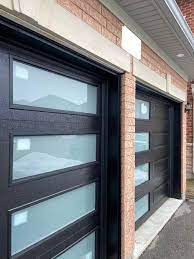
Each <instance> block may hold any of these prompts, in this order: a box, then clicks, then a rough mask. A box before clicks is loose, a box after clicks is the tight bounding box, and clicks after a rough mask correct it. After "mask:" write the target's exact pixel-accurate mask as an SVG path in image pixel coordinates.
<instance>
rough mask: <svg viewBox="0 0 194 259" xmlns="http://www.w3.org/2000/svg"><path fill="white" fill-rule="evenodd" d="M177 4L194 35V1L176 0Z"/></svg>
mask: <svg viewBox="0 0 194 259" xmlns="http://www.w3.org/2000/svg"><path fill="white" fill-rule="evenodd" d="M176 2H177V4H178V6H179V8H180V9H181V11H182V13H183V16H184V17H185V19H186V21H187V23H188V25H189V27H190V28H191V30H192V32H193V33H194V0H176Z"/></svg>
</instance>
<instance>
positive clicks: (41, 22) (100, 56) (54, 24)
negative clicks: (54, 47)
mask: <svg viewBox="0 0 194 259" xmlns="http://www.w3.org/2000/svg"><path fill="white" fill-rule="evenodd" d="M2 1H3V2H2ZM7 2H8V3H9V2H10V1H7ZM1 3H4V0H0V4H1ZM8 3H7V6H6V7H7V8H5V6H2V5H0V15H1V16H3V17H6V18H8V19H9V20H11V21H14V22H16V23H18V24H20V25H22V26H24V27H26V28H29V29H30V30H32V31H35V32H37V33H39V34H40V35H43V36H45V37H47V38H49V39H51V40H53V41H55V42H57V43H59V44H61V45H63V46H65V47H68V48H69V49H72V50H74V51H76V52H77V53H79V54H81V55H83V56H85V57H87V58H89V59H91V60H94V61H96V62H98V63H99V64H101V65H103V66H105V67H107V68H109V69H111V70H113V71H115V72H117V73H123V72H131V55H130V54H129V53H127V52H126V51H125V50H123V49H122V48H120V47H119V46H117V45H116V44H114V43H113V42H111V41H110V40H108V39H107V38H105V37H104V36H103V35H101V34H100V33H98V32H97V31H96V30H94V29H93V28H92V27H91V26H89V25H88V24H87V23H85V22H83V21H82V20H81V19H79V18H78V17H76V16H75V15H73V14H72V13H70V12H69V11H67V10H66V9H65V8H63V7H61V6H60V5H59V4H57V3H56V1H55V0H47V1H42V0H38V1H22V8H20V9H21V10H20V12H21V13H22V14H24V16H21V13H19V12H18V11H17V12H16V9H17V8H15V5H14V6H9V5H8ZM20 5H21V2H20ZM20 7H21V6H20ZM8 8H9V9H8ZM29 17H30V18H33V20H32V19H29Z"/></svg>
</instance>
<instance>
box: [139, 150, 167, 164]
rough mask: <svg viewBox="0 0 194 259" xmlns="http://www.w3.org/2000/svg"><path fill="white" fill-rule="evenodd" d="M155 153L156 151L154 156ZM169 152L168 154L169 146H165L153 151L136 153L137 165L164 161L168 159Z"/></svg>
mask: <svg viewBox="0 0 194 259" xmlns="http://www.w3.org/2000/svg"><path fill="white" fill-rule="evenodd" d="M153 151H154V154H153ZM167 152H168V146H163V147H159V148H156V149H153V150H148V151H145V152H139V153H136V158H135V160H136V161H135V164H136V165H139V164H143V163H146V162H153V161H155V160H159V159H162V158H164V157H166V153H167Z"/></svg>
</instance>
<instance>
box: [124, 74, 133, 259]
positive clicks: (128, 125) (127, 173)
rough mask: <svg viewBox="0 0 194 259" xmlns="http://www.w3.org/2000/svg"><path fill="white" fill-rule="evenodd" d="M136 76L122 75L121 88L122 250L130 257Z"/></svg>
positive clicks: (125, 255) (126, 256)
mask: <svg viewBox="0 0 194 259" xmlns="http://www.w3.org/2000/svg"><path fill="white" fill-rule="evenodd" d="M134 142H135V78H134V77H133V76H132V75H131V74H127V73H126V74H124V75H123V77H122V89H121V219H122V224H121V246H122V247H121V251H122V259H129V258H130V256H131V253H132V251H133V247H134V232H135V221H134V203H135V184H134V182H135V180H134V171H135V149H134Z"/></svg>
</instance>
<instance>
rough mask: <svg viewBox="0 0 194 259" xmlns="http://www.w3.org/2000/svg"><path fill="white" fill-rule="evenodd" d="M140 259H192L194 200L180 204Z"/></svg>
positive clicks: (193, 246)
mask: <svg viewBox="0 0 194 259" xmlns="http://www.w3.org/2000/svg"><path fill="white" fill-rule="evenodd" d="M140 259H194V200H190V201H187V202H184V203H183V204H182V205H181V207H180V208H179V209H178V210H177V212H176V213H175V215H174V216H173V217H172V219H171V220H170V221H169V222H168V223H167V225H166V226H165V227H164V229H163V230H162V231H161V232H160V233H159V235H158V236H157V237H156V238H155V239H154V241H153V242H152V243H151V245H150V246H149V247H148V248H147V250H146V251H145V252H144V253H143V255H142V256H141V257H140Z"/></svg>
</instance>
